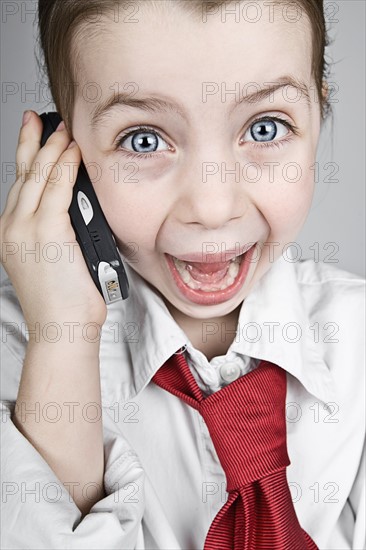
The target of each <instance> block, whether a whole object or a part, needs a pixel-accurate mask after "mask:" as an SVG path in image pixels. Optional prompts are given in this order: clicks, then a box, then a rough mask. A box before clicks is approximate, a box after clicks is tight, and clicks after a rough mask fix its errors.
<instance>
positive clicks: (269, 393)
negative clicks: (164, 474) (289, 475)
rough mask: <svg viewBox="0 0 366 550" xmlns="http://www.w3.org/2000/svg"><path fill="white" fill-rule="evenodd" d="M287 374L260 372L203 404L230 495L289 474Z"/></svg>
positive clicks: (264, 365)
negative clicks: (284, 471)
mask: <svg viewBox="0 0 366 550" xmlns="http://www.w3.org/2000/svg"><path fill="white" fill-rule="evenodd" d="M285 398H286V373H285V371H283V370H282V369H280V368H279V367H277V366H276V365H273V364H272V363H268V362H264V361H262V362H261V364H260V366H259V367H258V368H256V369H255V370H253V371H251V372H250V373H248V374H246V375H244V376H242V377H241V378H238V379H237V380H236V381H235V382H232V383H231V384H229V385H228V386H226V387H225V388H222V389H221V390H219V391H218V392H216V393H213V394H212V395H210V396H209V397H207V398H206V399H203V400H202V401H200V403H199V405H198V407H197V409H198V411H199V412H200V413H201V414H202V416H203V419H204V421H205V422H206V425H207V428H208V431H209V432H210V436H211V439H212V441H213V444H214V446H215V449H216V452H217V455H218V457H219V460H220V463H221V466H222V468H223V469H224V471H225V474H226V479H227V490H228V491H229V492H230V491H232V490H234V489H238V488H239V487H242V486H244V485H246V484H248V483H251V482H253V481H256V480H259V479H261V478H263V477H266V476H267V475H269V474H271V473H273V472H275V471H276V470H279V469H281V468H285V467H286V466H287V465H288V464H289V459H288V455H287V448H286V419H285Z"/></svg>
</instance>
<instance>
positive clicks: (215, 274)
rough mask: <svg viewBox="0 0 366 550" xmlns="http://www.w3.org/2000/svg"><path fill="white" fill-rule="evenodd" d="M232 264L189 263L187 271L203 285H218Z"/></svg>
mask: <svg viewBox="0 0 366 550" xmlns="http://www.w3.org/2000/svg"><path fill="white" fill-rule="evenodd" d="M229 266H230V262H216V263H211V264H208V263H201V262H191V263H188V262H187V266H186V269H187V270H188V271H189V273H190V275H191V277H192V278H193V279H196V281H199V282H201V283H217V282H219V281H220V280H221V279H223V278H224V277H225V275H226V273H227V271H228V269H229Z"/></svg>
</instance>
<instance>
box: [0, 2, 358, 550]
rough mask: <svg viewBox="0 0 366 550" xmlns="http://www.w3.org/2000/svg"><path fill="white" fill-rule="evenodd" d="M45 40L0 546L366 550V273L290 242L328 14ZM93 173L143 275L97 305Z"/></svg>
mask: <svg viewBox="0 0 366 550" xmlns="http://www.w3.org/2000/svg"><path fill="white" fill-rule="evenodd" d="M230 13H231V15H229V14H230ZM39 31H40V39H41V45H42V48H43V51H44V57H45V62H46V67H47V71H48V77H49V82H50V88H51V91H52V95H53V98H54V101H55V104H56V107H57V111H58V112H59V113H60V115H61V116H62V118H63V121H64V124H62V123H61V124H60V126H59V128H58V131H57V132H55V133H54V134H53V135H52V136H51V137H50V138H49V139H48V141H47V143H46V144H45V145H44V147H40V140H41V134H42V123H41V120H40V118H39V116H38V114H37V113H35V112H26V113H25V115H24V120H23V126H22V128H21V130H20V136H19V145H18V149H17V153H16V161H17V166H18V174H17V179H16V182H15V183H14V185H13V186H12V188H11V191H10V193H9V196H8V200H7V203H6V206H5V209H4V212H3V215H2V229H1V238H2V243H3V247H2V251H3V252H2V262H3V265H4V267H5V269H6V271H7V273H8V275H9V280H8V281H6V282H5V283H4V284H3V285H2V299H3V313H2V318H3V327H4V334H5V337H4V338H3V344H4V346H3V348H4V360H3V364H2V376H3V385H2V387H3V389H2V396H1V397H2V411H3V424H2V427H3V429H2V434H3V441H2V451H3V459H2V479H3V483H2V487H3V497H2V505H3V512H2V514H3V546H4V547H6V548H25V547H27V548H37V549H40V548H60V549H61V548H75V549H76V548H96V549H97V548H98V549H101V548H103V549H109V548H136V549H144V548H146V549H147V548H149V549H151V548H157V549H167V550H168V549H172V548H180V549H188V548H194V549H200V548H203V547H204V548H205V549H206V550H208V549H210V550H212V549H213V548H221V549H222V548H225V549H228V548H234V547H235V548H236V549H238V548H240V549H242V548H245V549H247V550H248V549H251V550H254V549H264V548H277V549H280V548H281V549H282V548H283V549H285V550H290V549H293V548H299V549H305V548H317V547H318V548H326V549H340V548H347V549H349V548H364V547H365V532H364V517H365V515H364V502H365V496H364V489H365V485H364V478H363V474H364V470H363V468H362V453H363V443H364V429H363V419H364V414H363V385H362V383H361V382H362V376H363V363H362V351H361V350H362V345H360V343H361V342H362V340H361V338H363V335H364V329H363V328H362V320H363V316H362V312H361V308H360V307H359V304H360V299H362V297H363V288H364V281H363V280H362V279H360V278H359V277H357V276H355V275H353V274H351V273H348V272H344V271H341V270H340V269H337V268H334V267H330V266H328V265H325V264H321V263H316V262H314V261H312V260H307V261H302V262H296V260H295V259H294V255H293V253H292V252H291V248H290V247H289V246H288V245H289V243H292V242H294V241H295V238H296V235H297V234H298V233H299V231H300V229H301V227H302V226H303V224H304V222H305V219H306V216H307V214H308V211H309V209H310V205H311V200H312V195H313V191H314V177H313V170H312V168H311V167H312V166H313V164H314V162H315V155H316V148H317V144H318V139H319V133H320V128H321V124H322V122H323V120H324V119H325V116H326V113H327V110H328V109H327V83H326V74H325V68H326V66H325V62H324V49H325V45H326V30H325V22H324V14H323V6H322V2H320V1H319V0H297V1H296V2H293V3H291V4H287V3H283V2H280V1H274V2H264V1H262V0H261V1H257V2H247V1H242V2H221V1H218V2H204V1H196V0H192V1H189V2H187V1H181V0H175V1H170V0H167V1H152V0H151V1H150V0H147V1H144V2H141V1H140V2H125V1H123V0H121V1H118V2H116V1H115V0H113V1H112V0H103V1H102V0H78V1H76V0H64V1H62V2H60V1H57V0H39ZM81 159H83V161H84V163H85V164H86V166H87V169H88V173H89V176H90V179H91V181H92V184H93V187H94V189H95V191H96V193H97V196H98V199H99V201H100V204H101V207H102V209H103V211H104V213H105V215H106V218H107V220H108V223H109V225H110V227H111V229H112V231H113V234H114V235H115V239H116V243H117V245H118V248H119V250H120V253H121V256H122V257H123V259H124V260H125V264H126V270H127V274H128V277H129V281H130V296H129V298H128V299H127V300H126V301H124V302H117V303H115V304H112V305H110V306H108V308H107V307H106V305H105V303H104V301H103V299H102V297H101V295H100V294H99V292H98V290H97V289H96V287H95V285H94V283H93V281H92V279H91V278H90V276H89V273H88V270H87V267H86V265H85V262H84V260H83V256H82V254H81V251H80V249H79V247H78V245H77V242H76V240H75V234H74V232H73V229H72V226H71V224H70V218H69V215H68V208H69V205H70V201H71V197H72V188H73V185H74V183H75V178H76V170H75V168H77V167H78V166H79V164H80V161H81ZM47 167H48V168H49V167H51V170H49V169H47ZM50 246H54V247H55V249H56V250H57V258H56V260H55V259H54V257H52V258H51V259H50V257H49V254H48V253H47V252H48V250H49V247H50ZM32 251H33V252H32ZM349 327H352V331H349ZM183 373H184V376H186V378H185V379H184V380H188V381H187V382H184V381H183V382H182V380H183ZM263 373H265V379H263ZM267 373H268V378H267ZM272 373H274V374H275V378H272ZM270 375H271V377H269V376H270ZM283 377H285V378H283ZM178 378H179V384H180V386H179V387H180V388H182V387H185V386H187V387H188V386H189V387H190V388H191V390H192V391H193V393H194V395H195V396H196V397H197V396H198V397H197V399H198V402H199V403H200V404H199V405H197V403H196V401H194V400H193V397H189V398H187V397H186V396H185V395H183V393H184V394H185V392H183V391H180V390H178V389H177V387H178V386H176V385H174V384H175V379H178ZM173 379H174V380H173ZM257 379H259V380H260V383H259V385H257V387H256V389H255V391H254V389H253V390H251V391H249V389H248V388H247V386H248V384H249V385H251V384H254V382H253V381H254V380H257ZM172 381H174V384H173V382H172ZM283 381H284V382H285V386H283ZM179 384H178V385H179ZM250 387H252V386H250ZM192 388H193V389H192ZM283 390H285V394H286V404H285V401H284V391H283ZM237 391H239V393H237ZM187 399H188V401H189V402H188V401H187ZM206 399H207V401H205V400H206ZM277 402H278V407H277ZM206 403H208V404H209V406H206ZM211 404H212V407H214V408H213V409H212V410H213V411H214V412H213V413H210V410H209V409H208V407H211ZM217 404H218V405H217ZM277 408H278V410H277ZM250 411H252V412H250ZM276 411H277V412H276ZM257 420H258V422H263V424H261V427H260V428H258V427H257V424H256V422H257ZM267 424H268V425H267ZM248 426H249V427H248ZM285 432H287V434H286V433H285ZM286 435H287V439H286ZM267 444H268V445H272V447H273V449H272V450H268V448H267ZM278 449H279V450H278ZM277 452H278V455H277V454H276V453H277ZM287 453H288V457H289V460H287ZM272 456H276V457H277V458H278V461H279V462H278V463H272V462H270V464H269V466H268V468H267V466H266V464H267V459H268V461H269V457H270V458H271V460H272ZM289 462H290V463H289ZM263 463H265V467H264V466H263ZM253 465H255V468H254V469H255V470H256V469H257V470H260V473H259V474H258V472H254V473H253ZM286 467H287V468H286ZM266 468H267V469H266ZM264 470H266V471H264ZM267 470H268V471H267ZM286 476H287V477H286Z"/></svg>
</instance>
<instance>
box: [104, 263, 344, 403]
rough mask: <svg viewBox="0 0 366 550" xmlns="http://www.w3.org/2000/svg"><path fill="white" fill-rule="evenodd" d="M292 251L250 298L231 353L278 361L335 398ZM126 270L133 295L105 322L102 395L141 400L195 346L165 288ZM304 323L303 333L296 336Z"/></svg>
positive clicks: (309, 386)
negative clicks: (182, 351) (160, 373)
mask: <svg viewBox="0 0 366 550" xmlns="http://www.w3.org/2000/svg"><path fill="white" fill-rule="evenodd" d="M289 258H290V256H289V254H288V255H287V259H286V260H285V258H284V257H283V256H281V257H280V258H278V259H277V260H276V262H275V263H274V264H273V265H272V266H271V268H270V269H269V271H267V273H265V274H264V275H263V276H262V278H261V279H260V280H259V281H258V283H256V285H255V286H254V287H253V289H252V291H251V292H250V294H249V296H248V297H247V298H246V299H245V300H244V302H243V304H242V306H241V310H240V314H239V321H238V326H237V336H236V337H235V339H234V340H233V342H232V344H231V345H230V347H229V349H228V354H229V353H230V354H232V352H235V353H238V354H241V355H247V356H250V357H255V358H257V359H263V360H266V361H270V362H273V363H275V364H277V365H278V366H280V367H282V368H283V369H285V370H286V371H287V372H288V373H290V374H291V375H293V376H295V377H296V378H297V379H298V380H299V381H300V382H301V384H302V385H303V386H304V387H305V388H306V390H307V391H308V392H310V393H311V394H313V395H314V396H316V397H317V398H319V399H321V400H322V401H324V402H325V403H326V402H329V401H334V396H335V393H334V388H333V382H332V378H331V374H330V371H329V369H328V367H327V365H326V363H325V361H324V360H323V358H322V357H321V355H320V352H319V351H318V349H317V346H318V347H319V345H320V344H317V343H316V342H315V340H314V332H313V331H312V330H311V329H310V326H311V324H312V323H311V321H310V319H309V316H308V313H307V308H306V304H305V303H304V298H303V297H302V295H301V291H300V285H299V282H298V280H297V270H296V267H295V265H294V263H293V262H292V261H288V260H289ZM290 259H291V258H290ZM125 269H126V272H127V276H128V279H129V283H130V295H129V297H128V299H127V300H124V301H122V302H116V303H115V304H111V305H109V306H108V313H107V319H106V322H105V323H104V325H103V329H102V338H101V349H100V358H101V362H100V364H101V367H100V372H101V385H102V395H103V394H104V397H105V398H106V400H108V401H110V400H114V401H121V400H122V401H128V400H130V399H133V398H134V397H135V396H136V395H137V394H138V393H139V392H140V391H142V389H143V388H144V387H145V386H146V385H147V384H148V383H149V382H150V380H151V378H152V377H153V376H154V374H155V373H156V371H157V370H158V369H159V368H160V367H161V366H162V365H163V364H164V363H165V361H167V360H168V359H169V357H171V356H172V355H173V353H175V352H176V351H177V350H178V349H179V348H182V347H188V349H189V348H191V349H192V347H193V346H192V344H191V343H190V341H189V339H188V338H187V336H186V334H185V333H184V332H183V331H182V329H181V328H180V327H179V325H178V324H177V323H176V322H175V320H174V318H173V317H172V316H171V314H170V312H169V310H168V308H167V307H166V305H165V303H164V301H163V299H162V297H161V295H160V293H159V292H157V291H156V290H155V289H154V288H153V287H152V286H151V285H150V284H149V283H147V282H146V281H145V280H144V279H143V278H142V277H140V275H139V274H138V273H136V272H135V271H134V270H133V269H132V268H131V267H130V266H129V265H128V264H126V263H125ZM269 323H279V325H275V326H274V327H273V329H272V330H273V331H274V332H273V336H274V338H273V339H271V336H272V335H271V332H270V325H269ZM289 323H290V324H291V323H292V324H293V328H291V326H290V325H289ZM251 327H252V330H251ZM286 329H287V330H288V333H286ZM296 330H298V334H300V331H301V334H300V337H299V338H298V339H297V341H294V340H295V334H296ZM256 331H257V337H255V336H254V334H255V332H256ZM283 334H285V338H283V336H282V335H283ZM258 335H259V338H258ZM286 338H287V340H286Z"/></svg>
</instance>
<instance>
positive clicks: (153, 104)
mask: <svg viewBox="0 0 366 550" xmlns="http://www.w3.org/2000/svg"><path fill="white" fill-rule="evenodd" d="M250 85H251V86H253V87H256V88H257V89H256V90H255V91H254V92H252V93H249V94H246V95H243V97H241V98H240V100H239V101H236V100H234V101H233V102H232V103H233V105H232V107H231V109H230V111H229V114H231V113H232V111H233V110H234V109H236V107H237V106H238V105H241V104H243V103H245V104H251V103H257V102H260V101H263V100H264V99H267V98H268V97H269V96H271V95H272V94H273V93H275V92H276V91H277V90H279V89H281V88H285V87H287V86H291V87H293V88H296V89H297V90H298V91H299V92H301V96H300V98H302V96H304V98H305V100H306V104H307V106H308V107H309V109H310V107H311V99H310V93H309V88H308V86H307V85H306V84H305V82H303V81H301V80H299V79H297V78H295V77H293V76H290V75H287V76H283V77H281V78H278V79H275V80H273V81H271V82H267V83H265V84H264V86H265V87H262V88H259V85H258V84H257V83H255V82H251V83H249V84H248V85H247V87H249V86H250ZM258 88H259V89H258ZM234 93H235V92H227V94H228V95H229V96H232V95H233V94H234ZM296 101H297V100H294V98H291V100H290V103H295V102H296ZM116 107H131V108H134V109H140V110H142V111H147V112H149V113H167V112H172V113H175V114H178V115H179V116H180V117H181V118H183V119H185V120H187V115H186V113H185V110H184V107H183V106H182V104H181V103H179V102H176V101H171V100H168V99H163V98H162V97H154V96H150V97H141V98H136V97H135V98H134V97H131V94H130V93H127V92H118V93H114V94H112V95H111V96H110V97H109V98H107V99H106V101H105V102H103V103H101V104H99V105H97V107H96V108H95V109H94V111H93V112H92V118H91V124H90V126H91V128H92V129H93V130H95V129H96V128H97V127H98V126H99V125H101V124H102V122H103V121H104V120H105V119H106V118H107V115H108V113H109V112H110V111H111V110H112V109H115V108H116Z"/></svg>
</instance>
